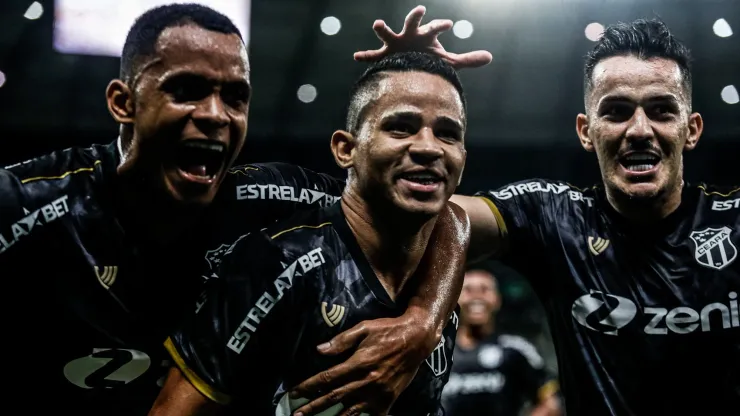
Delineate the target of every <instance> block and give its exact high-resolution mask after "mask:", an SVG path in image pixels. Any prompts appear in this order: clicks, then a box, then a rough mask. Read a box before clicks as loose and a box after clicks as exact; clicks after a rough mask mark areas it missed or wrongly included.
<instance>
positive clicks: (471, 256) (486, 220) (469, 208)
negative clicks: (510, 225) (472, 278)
mask: <svg viewBox="0 0 740 416" xmlns="http://www.w3.org/2000/svg"><path fill="white" fill-rule="evenodd" d="M450 201H451V202H452V203H454V204H456V205H458V206H459V207H460V208H462V209H463V210H465V213H466V214H467V215H468V218H469V219H470V246H469V248H468V257H467V263H468V264H470V263H475V262H477V261H482V260H485V259H487V258H488V257H490V256H492V255H494V254H498V253H499V252H500V251H501V249H502V247H503V243H504V237H505V229H506V228H505V226H503V223H502V219H501V214H499V213H498V209H497V208H496V206H495V205H494V204H493V202H491V201H490V200H488V199H486V198H484V197H477V196H464V195H453V196H452V198H451V199H450ZM500 223H501V224H500Z"/></svg>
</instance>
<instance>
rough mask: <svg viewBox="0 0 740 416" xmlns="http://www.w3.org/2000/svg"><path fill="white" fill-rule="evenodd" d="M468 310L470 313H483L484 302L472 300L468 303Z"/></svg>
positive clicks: (484, 308)
mask: <svg viewBox="0 0 740 416" xmlns="http://www.w3.org/2000/svg"><path fill="white" fill-rule="evenodd" d="M468 312H470V313H485V312H486V304H485V303H483V302H481V301H475V300H474V301H472V302H470V303H469V304H468Z"/></svg>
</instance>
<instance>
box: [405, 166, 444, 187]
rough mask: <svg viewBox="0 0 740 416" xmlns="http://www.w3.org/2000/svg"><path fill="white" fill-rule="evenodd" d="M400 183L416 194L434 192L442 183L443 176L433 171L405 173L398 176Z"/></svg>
mask: <svg viewBox="0 0 740 416" xmlns="http://www.w3.org/2000/svg"><path fill="white" fill-rule="evenodd" d="M398 180H399V182H401V183H402V184H403V185H405V186H406V187H408V188H409V189H411V190H412V191H415V192H434V191H436V190H437V189H439V187H440V185H441V183H442V175H440V174H438V173H437V172H435V171H433V170H428V169H425V170H419V171H413V172H405V173H402V174H400V175H399V176H398Z"/></svg>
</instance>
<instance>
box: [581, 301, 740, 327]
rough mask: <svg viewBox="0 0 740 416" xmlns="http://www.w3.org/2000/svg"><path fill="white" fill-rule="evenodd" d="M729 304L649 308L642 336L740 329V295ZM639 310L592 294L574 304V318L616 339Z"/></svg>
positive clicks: (715, 303)
mask: <svg viewBox="0 0 740 416" xmlns="http://www.w3.org/2000/svg"><path fill="white" fill-rule="evenodd" d="M728 298H729V301H728V302H727V304H724V303H721V302H713V303H710V304H708V305H705V306H704V307H703V308H701V310H699V311H697V310H696V309H693V308H690V307H688V306H679V307H676V308H673V309H670V310H669V309H668V308H663V307H658V306H654V307H646V308H644V310H643V311H642V312H643V314H644V315H645V316H646V318H649V321H648V322H647V323H646V324H645V327H644V328H643V332H644V333H646V334H650V335H666V334H669V333H672V334H689V333H692V332H695V331H697V330H700V331H701V332H709V331H712V330H718V329H720V328H718V326H717V324H718V323H721V329H731V328H738V327H740V317H739V316H738V315H739V314H738V302H737V293H736V292H730V293H729V294H728ZM636 312H637V308H636V307H635V304H634V302H632V301H631V300H629V299H626V298H623V297H620V296H614V295H609V294H606V293H603V292H599V291H595V290H592V291H591V294H589V295H584V296H581V297H580V298H578V299H577V300H576V301H575V302H574V303H573V308H572V314H573V317H574V318H575V319H576V321H578V323H579V324H581V325H583V326H584V327H586V328H588V329H591V330H593V331H597V332H601V333H604V334H609V335H617V330H618V329H620V328H623V327H625V326H626V325H627V324H629V323H630V322H631V321H632V320H633V319H634V318H635V316H636V314H637V313H636ZM604 316H606V317H604Z"/></svg>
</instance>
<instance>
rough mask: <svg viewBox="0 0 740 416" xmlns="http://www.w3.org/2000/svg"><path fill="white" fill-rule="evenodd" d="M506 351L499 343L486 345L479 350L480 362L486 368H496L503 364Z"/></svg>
mask: <svg viewBox="0 0 740 416" xmlns="http://www.w3.org/2000/svg"><path fill="white" fill-rule="evenodd" d="M503 357H504V351H503V350H502V349H501V347H499V346H498V345H486V346H484V347H481V349H480V351H478V363H480V365H481V367H484V368H496V367H498V366H499V365H500V364H501V359H502V358H503Z"/></svg>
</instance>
